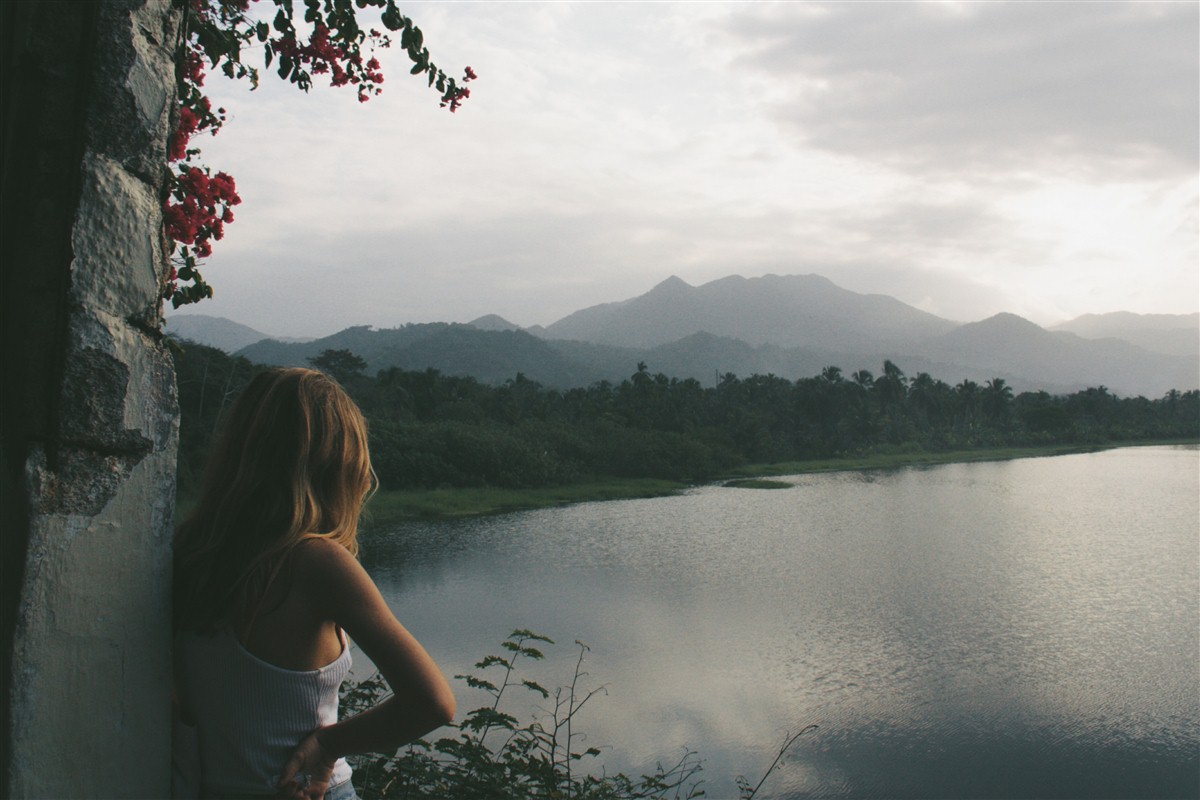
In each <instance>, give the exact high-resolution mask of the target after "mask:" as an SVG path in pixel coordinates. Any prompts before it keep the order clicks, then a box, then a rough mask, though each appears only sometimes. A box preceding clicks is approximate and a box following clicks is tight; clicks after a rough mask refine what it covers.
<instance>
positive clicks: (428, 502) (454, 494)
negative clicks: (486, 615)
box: [364, 478, 687, 527]
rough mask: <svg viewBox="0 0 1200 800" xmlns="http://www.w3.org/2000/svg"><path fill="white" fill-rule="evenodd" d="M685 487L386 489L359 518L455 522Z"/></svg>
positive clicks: (653, 483) (376, 522)
mask: <svg viewBox="0 0 1200 800" xmlns="http://www.w3.org/2000/svg"><path fill="white" fill-rule="evenodd" d="M686 485H687V484H684V483H680V482H678V481H663V480H655V479H653V478H640V479H627V480H618V479H612V480H603V481H591V482H587V483H574V484H569V485H566V486H545V487H541V488H537V489H493V488H464V489H399V490H391V491H389V490H386V489H385V490H381V491H379V492H378V493H376V494H375V496H374V497H372V498H371V499H370V501H369V502H368V503H367V508H366V512H365V515H364V516H365V521H366V523H367V524H368V525H370V526H372V527H374V526H380V525H385V524H387V523H389V522H393V521H395V520H398V519H410V518H413V517H460V516H472V515H479V514H496V513H500V512H503V511H517V510H520V509H530V508H546V507H548V506H560V505H565V504H567V503H586V502H590V501H595V500H627V499H632V498H638V497H661V496H663V495H668V494H673V493H675V492H677V491H679V490H680V489H683V488H685V487H686Z"/></svg>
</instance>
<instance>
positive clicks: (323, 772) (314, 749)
mask: <svg viewBox="0 0 1200 800" xmlns="http://www.w3.org/2000/svg"><path fill="white" fill-rule="evenodd" d="M317 733H318V731H313V732H312V733H310V734H309V735H308V736H305V737H304V738H303V739H302V740H301V741H300V744H298V745H296V749H295V750H294V751H293V752H292V757H291V758H289V759H288V762H287V764H285V765H284V767H283V774H281V775H280V776H279V783H278V784H277V788H278V791H277V792H276V795H275V796H276V797H279V798H293V800H321V798H323V797H324V796H325V792H326V791H327V790H328V789H329V780H330V778H332V777H333V766H334V764H335V763H336V762H337V757H336V756H334V755H333V754H332V753H330V752H328V751H327V750H326V749H325V748H324V747H322V746H321V740H320V739H319V738H318V737H317Z"/></svg>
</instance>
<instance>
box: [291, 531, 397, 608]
mask: <svg viewBox="0 0 1200 800" xmlns="http://www.w3.org/2000/svg"><path fill="white" fill-rule="evenodd" d="M293 558H295V570H296V579H297V583H298V584H299V585H301V586H303V587H305V588H306V594H307V595H308V596H309V597H310V598H312V600H313V601H314V603H315V604H316V605H319V606H321V607H323V608H324V609H325V611H326V613H329V612H335V613H336V612H339V611H344V610H345V607H346V606H350V607H353V606H355V605H358V604H361V603H364V602H375V601H376V598H378V595H379V590H378V589H377V588H376V587H375V582H374V581H372V580H371V578H370V576H369V575H367V571H366V570H365V569H363V567H362V565H361V564H359V563H358V559H356V558H355V557H354V556H352V555H350V551H348V550H347V549H346V548H345V547H342V546H341V545H340V544H338V543H336V542H331V541H329V540H328V539H321V538H313V539H305V540H304V541H302V542H300V543H299V544H297V545H296V548H295V553H294V556H293ZM379 601H382V598H379ZM335 618H336V617H335Z"/></svg>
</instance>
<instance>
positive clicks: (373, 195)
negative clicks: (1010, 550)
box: [179, 0, 1200, 337]
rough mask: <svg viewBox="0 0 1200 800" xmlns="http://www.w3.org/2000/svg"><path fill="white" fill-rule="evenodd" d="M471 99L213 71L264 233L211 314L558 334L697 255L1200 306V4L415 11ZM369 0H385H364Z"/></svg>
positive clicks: (268, 320)
mask: <svg viewBox="0 0 1200 800" xmlns="http://www.w3.org/2000/svg"><path fill="white" fill-rule="evenodd" d="M402 11H403V12H404V13H405V14H407V15H409V16H411V17H412V18H413V19H414V21H415V22H416V23H417V24H418V25H419V26H420V27H421V29H422V31H423V32H424V34H425V44H426V46H427V47H429V49H430V51H431V53H432V55H433V59H434V61H435V62H436V63H437V64H438V65H439V66H441V67H442V68H443V69H445V70H446V71H447V72H448V73H451V74H455V75H458V74H461V70H462V67H465V66H468V65H469V66H471V67H472V68H473V69H474V71H475V72H476V73H477V74H478V76H479V77H478V80H476V81H474V82H472V83H471V84H470V87H471V91H472V94H471V97H470V99H469V100H468V101H467V102H466V104H465V105H464V106H463V107H462V108H461V109H459V111H458V112H457V113H455V114H450V113H448V112H447V111H446V110H445V109H441V108H439V107H438V96H437V94H436V93H435V92H433V91H432V90H429V89H427V88H425V84H424V82H423V81H421V80H418V79H416V78H412V77H410V76H409V75H408V70H407V66H406V64H407V56H406V55H405V54H404V52H403V51H402V50H401V49H400V48H399V47H396V48H395V49H394V50H390V51H380V53H379V54H378V55H379V59H380V61H381V62H382V63H383V68H384V72H385V74H386V75H387V81H386V82H385V84H384V85H383V88H384V92H383V93H382V94H381V95H380V96H379V97H377V98H374V99H373V100H371V101H370V102H368V103H362V104H360V103H358V102H357V100H356V97H355V95H354V92H353V90H348V89H335V88H331V87H328V86H324V85H320V84H318V85H317V86H315V87H314V88H313V90H312V91H311V92H309V93H308V94H304V93H302V92H300V91H298V90H296V89H295V88H294V87H293V86H291V85H288V84H285V83H283V82H282V81H280V80H278V79H277V78H276V77H275V75H274V74H273V73H270V72H264V75H263V80H262V85H261V86H260V88H259V89H258V90H257V91H254V92H250V91H249V90H248V87H247V86H246V85H245V84H243V83H235V82H232V81H229V80H226V79H224V78H222V77H220V76H211V77H210V78H209V79H208V82H207V86H206V88H208V89H209V90H210V96H211V97H212V98H213V100H214V104H215V105H222V106H224V107H225V108H226V109H227V110H228V115H229V118H228V122H227V123H226V125H225V127H224V129H223V130H222V131H221V132H220V134H219V135H218V136H216V137H212V138H209V137H203V138H202V139H201V140H200V142H199V144H200V145H201V147H202V148H203V156H202V160H203V163H206V164H208V165H209V166H211V167H212V168H213V170H214V171H216V170H223V171H225V172H228V173H230V174H231V175H233V176H234V178H235V179H236V181H237V186H238V190H239V193H240V195H241V197H242V199H243V202H242V204H241V205H239V206H238V207H237V208H236V209H235V213H236V221H235V222H234V223H233V224H232V225H230V226H229V227H228V228H227V230H226V235H225V238H224V239H223V240H222V241H220V242H217V243H215V249H214V254H213V255H212V257H211V258H209V259H208V260H207V262H206V264H205V265H204V267H203V269H202V272H203V274H204V276H205V278H206V280H207V281H208V282H209V283H210V284H212V285H213V287H214V289H215V297H214V299H212V300H207V301H204V302H202V303H200V304H197V305H194V306H190V307H187V308H185V309H183V310H182V311H181V312H179V313H187V312H195V313H202V314H209V315H215V316H224V317H228V318H230V319H233V320H235V321H237V322H241V323H243V324H246V325H250V326H251V327H254V328H256V329H258V330H259V331H262V332H264V333H267V334H271V335H282V336H310V337H311V336H324V335H328V334H331V333H334V332H336V331H338V330H341V329H343V328H346V327H349V326H351V325H374V326H376V327H396V326H398V325H403V324H405V323H410V322H432V321H446V322H468V321H470V320H472V319H475V318H477V317H479V316H482V315H485V314H499V315H500V316H502V317H504V318H505V319H508V320H509V321H511V322H514V323H516V324H518V325H522V326H529V325H534V324H540V325H548V324H550V323H552V322H554V321H556V320H558V319H560V318H562V317H564V316H566V315H567V314H570V313H571V312H573V311H576V310H578V309H580V308H585V307H587V306H591V305H594V304H597V303H603V302H611V301H618V300H624V299H628V298H631V297H635V296H637V295H640V294H643V293H645V292H646V291H648V290H650V289H651V288H652V287H654V286H655V285H656V284H658V283H660V282H661V281H663V280H665V279H666V278H668V277H669V276H671V275H675V276H678V277H680V278H682V279H683V280H684V281H686V282H688V283H689V284H691V285H693V286H698V285H701V284H704V283H706V282H708V281H712V280H716V279H718V278H721V277H725V276H727V275H733V274H736V275H742V276H744V277H747V278H750V277H756V276H760V275H765V274H777V275H790V274H808V273H816V274H819V275H823V276H825V277H827V278H829V279H830V280H832V281H833V282H834V283H836V284H838V285H839V286H842V287H844V288H846V289H850V290H852V291H856V292H863V293H879V294H888V295H892V296H894V297H896V298H898V299H900V300H902V301H904V302H906V303H909V304H911V305H914V306H916V307H918V308H921V309H924V310H926V311H929V312H932V313H935V314H938V315H939V316H943V317H946V318H949V319H954V320H961V321H974V320H979V319H984V318H986V317H988V316H991V315H993V314H996V313H1000V312H1011V313H1016V314H1020V315H1022V316H1024V317H1026V318H1028V319H1031V320H1033V321H1035V322H1037V323H1039V324H1042V325H1051V324H1054V323H1057V322H1061V321H1064V320H1066V319H1070V318H1073V317H1076V316H1079V315H1081V314H1085V313H1104V312H1110V311H1118V310H1125V311H1133V312H1137V313H1174V314H1181V313H1191V312H1195V311H1197V309H1198V308H1200V252H1198V243H1200V223H1198V218H1200V3H1196V2H1190V1H1189V2H1181V3H1159V2H1149V0H1139V1H1138V2H1130V3H1124V2H1053V1H1050V2H1003V3H1001V2H995V3H993V2H923V3H901V2H888V3H874V2H836V3H821V2H781V3H770V2H756V3H733V2H684V3H650V2H604V3H597V2H588V3H584V2H502V1H499V0H488V2H458V3H423V2H416V3H408V4H402ZM362 13H365V12H362Z"/></svg>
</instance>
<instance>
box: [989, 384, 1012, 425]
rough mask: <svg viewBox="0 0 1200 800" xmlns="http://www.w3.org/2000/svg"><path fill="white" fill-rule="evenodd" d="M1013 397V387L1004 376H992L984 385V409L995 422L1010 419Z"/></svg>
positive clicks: (1003, 421)
mask: <svg viewBox="0 0 1200 800" xmlns="http://www.w3.org/2000/svg"><path fill="white" fill-rule="evenodd" d="M1012 399H1013V390H1012V387H1011V386H1009V385H1008V384H1007V383H1005V381H1004V378H992V379H991V380H990V381H987V382H986V383H985V384H984V387H983V410H984V412H985V413H986V414H987V415H988V418H990V419H991V420H992V421H993V422H999V423H1002V424H1003V423H1005V422H1007V421H1008V416H1009V412H1010V411H1011V406H1012Z"/></svg>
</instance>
